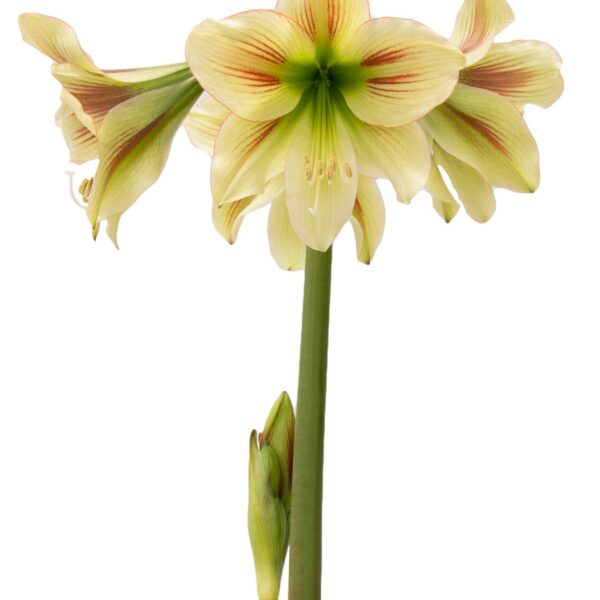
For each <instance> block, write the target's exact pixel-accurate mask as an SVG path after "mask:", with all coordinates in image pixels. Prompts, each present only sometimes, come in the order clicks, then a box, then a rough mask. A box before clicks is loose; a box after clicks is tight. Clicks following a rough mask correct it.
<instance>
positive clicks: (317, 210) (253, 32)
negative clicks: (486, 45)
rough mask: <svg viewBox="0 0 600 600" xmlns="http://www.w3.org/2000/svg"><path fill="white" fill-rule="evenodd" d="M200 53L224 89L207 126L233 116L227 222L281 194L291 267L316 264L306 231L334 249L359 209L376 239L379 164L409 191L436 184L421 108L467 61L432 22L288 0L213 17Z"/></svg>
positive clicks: (358, 2) (277, 248)
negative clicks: (307, 258)
mask: <svg viewBox="0 0 600 600" xmlns="http://www.w3.org/2000/svg"><path fill="white" fill-rule="evenodd" d="M187 61H188V64H189V66H190V68H191V70H192V71H193V73H194V75H195V76H196V77H197V78H198V80H199V81H200V83H201V85H202V86H203V87H204V89H205V90H206V91H207V92H208V93H209V94H210V96H211V97H212V100H211V104H210V105H208V106H205V107H204V108H203V109H201V112H202V111H203V113H204V114H203V115H200V117H198V118H195V119H194V118H192V120H191V123H194V121H195V125H196V126H197V127H198V128H199V129H200V130H204V131H205V132H206V127H208V129H209V130H210V129H211V127H213V126H214V127H213V131H214V129H217V125H220V123H221V122H222V126H220V127H218V135H217V137H216V142H215V144H214V155H213V163H212V174H211V185H212V193H213V198H214V202H215V205H216V206H217V207H221V208H216V209H215V211H217V210H221V211H224V212H223V216H222V217H218V216H217V218H216V220H217V222H220V224H221V226H220V227H219V228H220V230H221V231H222V232H223V233H225V234H226V235H227V236H228V237H230V238H231V241H232V239H233V238H234V237H235V230H236V229H237V227H238V226H239V222H240V219H241V217H242V216H243V214H245V213H246V212H248V211H249V210H252V209H254V208H258V207H260V206H262V205H264V204H266V203H269V202H270V203H272V208H271V218H270V226H269V236H270V241H271V248H272V249H273V250H274V254H275V256H276V258H277V259H278V262H279V263H280V264H281V265H282V266H284V267H286V268H295V267H299V266H302V265H301V264H299V263H300V262H301V261H302V260H303V259H302V258H301V256H303V252H302V248H303V247H304V245H308V246H310V247H311V248H313V249H315V250H321V251H324V250H326V249H328V248H329V246H330V245H331V244H332V242H333V240H334V238H335V237H336V235H337V234H338V232H339V231H340V229H341V227H342V226H343V225H344V224H345V223H346V222H347V221H348V220H349V219H351V218H352V216H353V215H354V218H353V221H354V223H355V227H356V228H357V230H359V234H360V235H362V236H363V238H366V237H369V238H370V240H371V242H370V244H371V246H373V245H376V243H377V242H378V240H379V238H380V237H381V232H382V231H383V225H384V211H383V208H382V204H381V196H380V194H379V191H378V189H377V186H376V184H375V182H374V181H373V178H387V179H389V180H390V181H391V182H392V183H393V185H394V187H395V189H396V193H397V196H398V199H399V200H400V201H402V202H409V201H410V200H411V198H412V197H413V195H414V194H415V193H416V192H417V191H418V190H419V189H420V188H421V187H422V185H423V184H424V183H425V181H426V179H427V175H428V173H429V168H430V149H429V145H428V141H427V139H426V136H425V135H424V134H423V132H422V130H421V129H420V128H419V126H418V125H417V124H416V123H415V121H416V120H417V119H419V118H420V117H422V116H424V115H425V114H427V113H428V112H429V111H431V110H432V109H433V108H434V107H435V106H437V105H438V104H440V103H441V102H443V101H444V100H446V98H447V97H448V96H449V95H450V93H451V92H452V90H453V89H454V87H455V85H456V81H457V77H458V72H459V70H460V68H462V67H463V66H464V56H463V54H462V53H461V52H459V51H458V50H457V49H456V48H455V47H453V46H452V45H451V44H449V43H448V42H447V41H446V40H444V39H443V38H441V37H440V36H438V35H437V34H435V33H433V32H432V31H431V30H429V29H427V28H426V27H424V26H423V25H420V24H418V23H416V22H414V21H407V20H402V19H394V18H383V19H371V18H370V16H369V5H368V2H367V0H328V1H324V0H280V1H279V2H278V4H277V6H276V9H275V10H274V11H270V10H257V11H248V12H244V13H241V14H238V15H234V16H232V17H229V18H228V19H225V20H223V21H205V22H203V23H202V24H200V25H199V26H198V27H196V29H194V31H193V32H192V34H191V35H190V38H189V40H188V43H187ZM216 102H218V103H219V104H220V105H222V106H223V107H225V109H226V112H223V109H221V108H219V106H218V105H217V104H216ZM204 117H207V119H208V124H204V122H203V119H204ZM192 127H193V125H191V127H190V128H192ZM198 135H199V137H202V133H200V134H198ZM201 144H202V145H204V146H205V147H206V146H207V143H206V140H205V141H204V142H201ZM353 211H354V212H353ZM363 241H364V240H363ZM361 245H362V244H361ZM373 251H374V247H372V248H368V249H367V250H365V251H364V253H363V259H364V260H365V261H367V262H368V260H369V259H370V257H371V255H372V252H373Z"/></svg>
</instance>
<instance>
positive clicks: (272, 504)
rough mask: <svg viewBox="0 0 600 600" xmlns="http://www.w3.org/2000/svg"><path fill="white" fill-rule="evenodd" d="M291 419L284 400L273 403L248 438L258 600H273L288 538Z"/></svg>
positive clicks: (250, 524)
mask: <svg viewBox="0 0 600 600" xmlns="http://www.w3.org/2000/svg"><path fill="white" fill-rule="evenodd" d="M295 427H296V419H295V416H294V408H293V406H292V402H291V400H290V397H289V396H288V395H287V393H286V392H283V393H282V394H281V396H279V398H278V399H277V401H276V402H275V404H274V405H273V408H272V409H271V412H270V413H269V416H268V418H267V422H266V423H265V427H264V429H263V432H262V433H261V434H259V435H258V436H257V433H256V431H253V432H252V434H251V435H250V461H249V466H248V475H249V502H248V533H249V535H250V543H251V546H252V554H253V556H254V568H255V571H256V587H257V591H258V597H259V600H277V598H278V597H279V586H280V582H281V573H282V571H283V566H284V564H285V556H286V554H287V549H288V544H289V537H290V523H289V517H290V510H291V503H292V464H293V456H294V433H295Z"/></svg>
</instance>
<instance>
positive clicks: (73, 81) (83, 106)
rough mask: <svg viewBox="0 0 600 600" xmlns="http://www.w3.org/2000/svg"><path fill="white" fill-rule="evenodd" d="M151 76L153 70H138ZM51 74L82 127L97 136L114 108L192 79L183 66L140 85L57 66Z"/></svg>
mask: <svg viewBox="0 0 600 600" xmlns="http://www.w3.org/2000/svg"><path fill="white" fill-rule="evenodd" d="M141 71H148V72H150V73H152V72H153V71H154V69H141ZM52 74H53V75H54V77H56V79H58V81H60V83H61V84H62V85H63V88H64V90H65V91H66V92H68V93H69V95H70V96H71V97H72V98H74V99H75V100H76V101H77V105H73V106H72V108H73V110H74V112H75V114H76V115H77V117H78V118H79V120H80V121H82V123H84V124H85V125H86V126H87V127H88V128H89V129H90V130H91V131H93V132H95V133H97V132H98V131H99V129H100V127H101V126H102V121H103V120H104V118H105V117H106V115H107V114H108V113H109V111H110V110H112V109H113V108H114V107H115V106H117V105H119V104H121V103H123V102H126V101H127V100H130V99H131V98H135V97H136V96H138V95H140V94H142V93H144V92H146V91H149V90H151V89H159V88H163V87H169V86H172V85H176V84H177V83H181V82H185V81H189V80H190V79H191V78H192V77H193V76H192V73H191V72H190V71H189V69H188V68H187V67H186V66H185V65H183V66H179V70H177V71H174V72H170V73H169V74H168V75H165V76H162V77H158V78H157V79H149V80H143V81H133V82H127V81H121V80H117V79H114V78H113V77H111V76H110V75H108V74H106V73H104V72H101V71H99V72H88V71H82V70H81V69H79V68H77V67H75V66H73V65H71V64H57V65H53V67H52Z"/></svg>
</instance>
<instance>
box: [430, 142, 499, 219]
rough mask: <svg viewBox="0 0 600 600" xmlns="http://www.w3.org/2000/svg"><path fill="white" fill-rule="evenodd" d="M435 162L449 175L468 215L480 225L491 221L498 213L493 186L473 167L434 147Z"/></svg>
mask: <svg viewBox="0 0 600 600" xmlns="http://www.w3.org/2000/svg"><path fill="white" fill-rule="evenodd" d="M433 156H434V159H435V161H436V162H437V163H438V164H439V165H440V166H441V167H442V169H444V171H446V173H448V177H450V181H451V182H452V186H453V187H454V189H455V190H456V193H457V194H458V197H459V198H460V201H461V202H462V205H463V206H464V207H465V210H466V211H467V214H468V215H469V216H470V217H471V218H472V219H473V220H475V221H477V222H478V223H485V222H486V221H489V220H490V219H491V218H492V216H493V215H494V212H495V211H496V198H495V196H494V190H493V188H492V186H491V185H490V184H489V183H488V182H487V181H486V180H485V179H484V178H483V177H482V176H481V175H480V174H479V173H478V172H477V171H476V170H475V169H473V168H472V167H470V166H469V165H467V164H466V163H464V162H462V161H461V160H458V159H457V158H456V157H454V156H451V155H450V154H448V153H447V152H444V150H442V149H441V148H440V147H439V146H437V145H434V147H433Z"/></svg>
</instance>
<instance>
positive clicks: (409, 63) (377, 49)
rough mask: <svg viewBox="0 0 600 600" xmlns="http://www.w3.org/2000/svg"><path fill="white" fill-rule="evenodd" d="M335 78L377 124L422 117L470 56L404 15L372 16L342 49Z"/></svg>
mask: <svg viewBox="0 0 600 600" xmlns="http://www.w3.org/2000/svg"><path fill="white" fill-rule="evenodd" d="M341 55H343V57H344V63H343V64H341V65H334V66H333V67H332V69H331V71H332V77H333V78H334V79H335V80H336V82H337V83H338V85H339V87H340V88H341V90H342V93H343V95H344V98H345V99H346V102H347V103H348V105H349V106H350V108H351V109H352V111H353V112H354V114H355V115H356V116H357V117H358V118H359V119H361V120H363V121H365V122H367V123H370V124H371V125H380V126H384V127H396V126H399V125H405V124H407V123H411V122H413V121H416V120H417V119H418V118H420V117H422V116H423V115H425V114H427V113H428V112H429V111H430V110H431V109H432V108H434V107H435V106H437V105H438V104H440V103H442V102H443V101H444V100H446V98H448V96H449V95H450V94H451V93H452V90H453V89H454V86H455V85H456V82H457V80H458V74H459V71H460V69H461V68H462V67H463V66H464V56H463V54H462V53H461V52H460V51H459V50H457V49H456V48H455V47H454V46H452V45H451V44H449V43H448V41H447V40H445V39H444V38H442V37H441V36H439V35H437V34H436V33H434V32H433V31H431V30H430V29H428V28H427V27H425V26H423V25H421V24H420V23H416V22H415V21H408V20H404V19H394V18H384V19H372V20H370V21H367V22H366V23H364V24H363V25H361V26H360V27H359V28H358V29H357V30H356V32H355V33H354V35H353V36H352V37H351V39H350V40H349V41H348V43H347V44H346V46H345V47H344V49H343V50H342V51H341Z"/></svg>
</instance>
